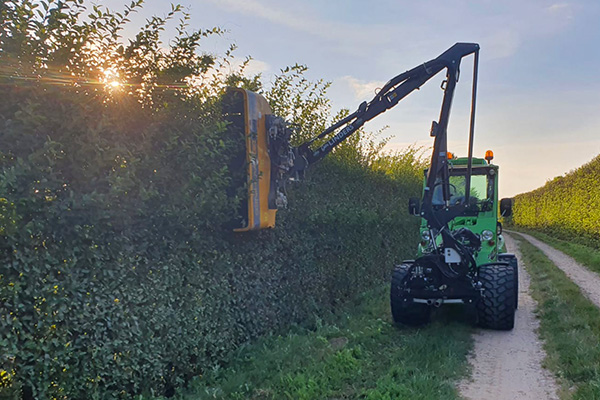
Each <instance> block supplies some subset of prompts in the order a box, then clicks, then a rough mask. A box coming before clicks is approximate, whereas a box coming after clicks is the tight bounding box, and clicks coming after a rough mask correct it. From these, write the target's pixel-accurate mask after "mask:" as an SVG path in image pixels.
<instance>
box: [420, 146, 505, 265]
mask: <svg viewBox="0 0 600 400" xmlns="http://www.w3.org/2000/svg"><path fill="white" fill-rule="evenodd" d="M491 157H493V155H492V153H491V151H488V154H487V158H489V161H488V160H486V159H484V158H476V157H473V159H472V165H471V185H470V195H469V199H468V201H467V202H466V204H467V205H466V207H465V210H464V211H463V213H462V214H461V215H459V216H456V217H455V218H454V219H452V220H451V221H450V222H449V223H448V228H449V229H450V230H451V231H456V230H458V229H461V228H467V229H469V230H470V231H471V232H473V233H475V234H476V235H477V236H479V238H480V239H481V248H480V250H479V251H478V252H477V254H476V255H475V259H476V262H477V264H478V265H480V264H485V263H489V262H492V261H497V257H498V254H501V253H505V252H506V246H505V244H504V240H503V238H502V228H501V225H500V222H499V221H498V208H499V207H498V204H499V203H498V166H497V165H493V164H492V163H491V160H492V158H491ZM448 165H449V182H450V185H449V186H450V199H449V203H450V206H452V205H457V204H461V203H463V202H465V190H466V187H467V175H468V174H467V172H468V159H467V158H466V157H463V158H456V157H454V155H453V154H452V153H448ZM427 172H428V171H427V170H425V176H427ZM416 204H418V201H417V199H411V201H410V204H409V209H410V211H411V213H413V214H415V209H414V205H416ZM432 207H433V208H434V209H443V208H444V207H446V203H445V201H444V197H443V193H442V186H441V185H436V186H435V187H434V190H433V196H432ZM505 211H506V210H505ZM420 235H421V241H420V243H419V247H418V256H419V257H420V256H422V255H424V254H429V253H431V252H433V251H435V249H436V247H437V245H440V244H441V243H433V241H432V237H437V240H436V241H438V242H441V236H438V235H435V233H433V234H432V232H431V229H430V227H429V225H428V223H427V221H426V220H425V219H423V218H422V219H421V227H420Z"/></svg>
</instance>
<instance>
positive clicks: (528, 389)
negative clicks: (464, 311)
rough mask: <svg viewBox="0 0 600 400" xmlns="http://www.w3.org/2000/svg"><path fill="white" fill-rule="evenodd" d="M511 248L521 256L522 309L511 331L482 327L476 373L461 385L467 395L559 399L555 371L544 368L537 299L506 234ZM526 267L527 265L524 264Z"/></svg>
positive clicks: (474, 356)
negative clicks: (538, 331)
mask: <svg viewBox="0 0 600 400" xmlns="http://www.w3.org/2000/svg"><path fill="white" fill-rule="evenodd" d="M505 238H506V245H507V247H508V249H509V251H512V252H513V253H515V254H516V255H517V258H518V259H519V309H518V310H517V314H516V320H515V328H514V329H513V330H512V331H509V332H501V331H491V330H479V331H478V332H477V333H476V334H475V336H474V339H475V347H474V351H473V354H472V355H471V359H470V363H471V365H472V367H473V376H472V377H471V378H470V379H469V380H465V381H462V382H461V383H460V384H459V386H458V388H459V390H460V393H461V394H462V396H463V397H465V398H466V399H471V400H475V399H493V400H504V399H506V400H516V399H535V400H542V399H544V400H545V399H549V400H550V399H558V396H557V394H556V393H557V390H558V385H557V384H556V382H555V380H554V378H553V376H552V374H551V373H550V372H548V371H547V370H545V369H544V368H542V360H543V359H544V357H545V353H544V351H543V349H542V343H541V341H540V339H539V338H538V336H537V334H536V331H537V329H538V326H539V322H538V320H537V319H536V317H535V314H534V310H535V307H536V302H535V301H534V300H533V299H532V298H531V296H530V295H529V279H530V278H529V274H528V273H527V271H526V270H525V268H524V265H523V262H522V257H521V254H520V253H519V251H518V248H517V244H516V242H515V241H514V240H513V239H512V238H511V237H510V236H508V235H505ZM525 267H526V266H525Z"/></svg>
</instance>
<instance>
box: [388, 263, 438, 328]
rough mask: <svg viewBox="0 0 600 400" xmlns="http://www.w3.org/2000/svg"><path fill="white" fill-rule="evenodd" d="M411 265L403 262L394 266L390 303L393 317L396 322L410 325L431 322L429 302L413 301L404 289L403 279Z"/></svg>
mask: <svg viewBox="0 0 600 400" xmlns="http://www.w3.org/2000/svg"><path fill="white" fill-rule="evenodd" d="M409 268H410V265H408V264H401V265H397V266H396V267H395V268H394V272H393V274H392V287H391V290H390V304H391V306H392V317H393V318H394V322H395V323H396V324H403V325H409V326H419V325H424V324H426V323H428V322H429V317H430V315H431V307H430V306H428V305H427V304H421V303H413V302H412V300H410V299H409V298H408V297H407V296H406V293H405V291H404V286H403V281H404V277H405V276H406V274H407V273H408V269H409Z"/></svg>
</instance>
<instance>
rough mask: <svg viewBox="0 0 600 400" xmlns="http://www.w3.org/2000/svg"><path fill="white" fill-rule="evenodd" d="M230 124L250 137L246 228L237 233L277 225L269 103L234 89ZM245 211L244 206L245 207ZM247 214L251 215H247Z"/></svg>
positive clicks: (247, 160)
mask: <svg viewBox="0 0 600 400" xmlns="http://www.w3.org/2000/svg"><path fill="white" fill-rule="evenodd" d="M227 96H229V99H228V104H229V107H230V109H229V110H228V111H229V112H228V115H229V117H228V119H229V123H230V124H233V125H237V126H235V128H238V129H242V130H243V132H244V135H245V136H246V164H247V171H248V174H247V176H248V178H247V185H248V197H247V210H245V209H242V210H241V213H242V214H243V217H245V218H243V222H242V223H243V226H242V227H241V228H236V229H234V231H235V232H247V231H255V230H260V229H264V228H273V227H274V226H275V214H276V213H277V207H276V206H275V207H270V206H269V191H270V186H271V157H270V155H269V147H268V137H267V119H268V116H271V115H272V112H271V107H270V106H269V103H267V101H266V100H265V98H264V97H262V96H261V95H259V94H257V93H254V92H251V91H248V90H245V89H239V88H230V89H229V90H228V92H227ZM242 207H243V208H244V205H242ZM246 212H247V214H246Z"/></svg>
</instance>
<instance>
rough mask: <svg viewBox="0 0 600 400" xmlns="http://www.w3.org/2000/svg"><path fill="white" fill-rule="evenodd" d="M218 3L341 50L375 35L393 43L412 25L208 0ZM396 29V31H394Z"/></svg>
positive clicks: (254, 0)
mask: <svg viewBox="0 0 600 400" xmlns="http://www.w3.org/2000/svg"><path fill="white" fill-rule="evenodd" d="M209 1H211V2H212V3H213V4H214V5H215V6H218V7H220V8H221V9H224V10H227V11H229V12H236V13H240V14H244V15H249V16H254V17H258V18H261V19H264V20H267V21H269V22H271V23H273V24H277V25H280V26H285V27H287V28H290V29H293V30H296V31H299V32H302V33H305V34H308V35H310V36H316V37H319V38H321V39H324V40H326V41H330V42H334V44H335V45H336V46H337V50H338V51H342V52H346V53H355V52H359V51H361V49H364V48H365V47H367V46H368V47H371V46H372V45H373V38H377V42H378V45H381V44H385V43H391V42H393V41H394V35H397V34H398V31H399V30H400V31H406V33H408V30H411V29H412V27H398V26H392V25H385V24H377V23H369V24H367V25H361V24H358V23H356V22H353V23H345V22H340V21H334V20H327V19H323V18H322V17H320V16H319V15H318V14H317V13H316V12H312V11H313V10H312V9H311V8H310V7H309V6H307V7H304V8H303V9H294V10H292V9H291V8H289V7H282V5H281V4H280V3H277V6H276V7H271V6H268V5H267V4H266V3H265V2H261V1H258V0H209ZM394 32H395V33H394Z"/></svg>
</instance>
